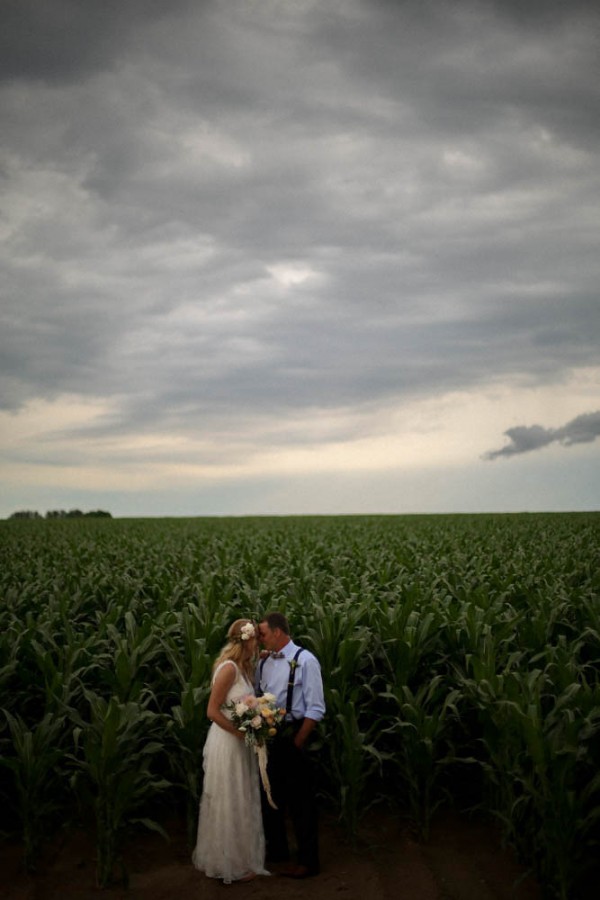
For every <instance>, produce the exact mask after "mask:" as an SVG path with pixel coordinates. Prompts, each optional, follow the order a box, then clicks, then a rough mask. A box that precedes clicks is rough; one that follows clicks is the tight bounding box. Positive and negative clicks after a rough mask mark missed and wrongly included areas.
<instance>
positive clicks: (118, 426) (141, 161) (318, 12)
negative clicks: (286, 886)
mask: <svg viewBox="0 0 600 900" xmlns="http://www.w3.org/2000/svg"><path fill="white" fill-rule="evenodd" d="M0 16H1V17H2V19H3V22H0V35H2V37H1V39H0V40H1V41H2V42H3V45H2V46H0V51H1V52H0V60H1V62H0V104H1V106H0V109H1V121H0V126H1V127H2V133H3V150H2V155H1V159H0V165H1V170H0V171H1V178H2V208H3V210H4V217H3V224H2V244H1V245H0V267H1V271H2V284H3V289H2V290H3V298H2V311H1V313H0V315H1V321H0V324H1V329H0V378H1V383H2V390H1V394H0V410H2V411H3V413H4V416H5V417H7V418H6V421H7V422H10V421H15V422H16V421H17V420H18V421H24V420H26V419H27V417H29V418H30V420H31V421H33V420H32V419H31V415H32V413H31V410H32V409H37V408H38V405H39V404H46V405H47V406H48V408H50V407H52V408H53V409H55V410H59V407H61V404H62V405H64V404H67V407H68V408H70V405H71V404H75V405H76V406H77V409H78V410H82V409H87V410H88V412H87V414H85V413H81V414H79V413H78V414H77V416H75V417H73V416H71V415H70V414H67V413H66V412H65V413H64V415H63V413H61V412H57V418H58V420H60V422H61V424H60V425H57V427H56V428H55V429H50V430H49V429H47V428H46V427H44V429H43V430H42V431H41V432H39V433H38V438H37V440H31V441H29V442H27V443H20V442H19V443H15V441H12V442H11V441H8V442H6V443H5V450H4V459H5V460H6V461H7V462H10V463H11V464H16V462H17V461H18V460H19V459H23V458H24V456H26V457H27V459H29V460H30V461H31V465H40V464H41V463H42V461H43V460H46V461H50V462H51V463H52V465H54V466H61V465H64V466H72V465H73V464H74V459H77V458H79V459H81V458H84V457H89V456H96V457H97V458H98V459H100V458H103V459H107V460H109V459H110V460H111V462H112V464H113V465H115V464H118V462H119V460H120V461H123V460H126V459H128V458H131V455H132V454H133V455H134V456H135V458H136V459H137V462H138V465H142V464H144V463H145V461H146V460H147V459H148V456H147V454H148V453H149V452H150V450H149V449H148V448H149V447H151V446H154V447H156V446H157V444H160V445H161V446H162V447H163V451H164V453H165V455H168V453H169V452H171V453H174V454H175V455H177V452H176V450H175V446H177V447H180V448H181V447H182V446H183V445H185V446H186V447H187V450H186V451H185V453H184V452H183V451H181V452H182V458H181V461H182V462H183V458H184V457H185V458H186V459H187V455H188V454H189V455H194V456H195V457H196V461H197V462H198V463H199V464H202V465H206V466H217V465H219V464H221V463H222V462H223V460H224V459H226V460H229V461H230V462H231V463H234V462H236V463H238V464H241V463H243V462H244V461H247V460H248V458H249V457H255V456H257V455H260V454H261V453H263V452H266V453H272V452H279V453H285V452H287V451H289V450H292V449H293V450H294V451H296V450H297V451H301V450H302V448H303V447H312V448H314V449H315V451H317V450H318V449H319V448H322V447H324V446H325V445H326V444H332V443H335V444H339V445H346V446H349V447H350V446H352V445H354V443H355V442H356V441H357V440H358V439H361V438H364V437H366V436H368V435H371V436H374V437H376V436H378V435H382V434H385V433H386V429H388V427H389V422H390V421H391V419H393V418H394V417H399V418H400V419H401V417H402V411H403V410H408V409H409V408H410V409H414V408H415V405H418V404H426V403H428V402H429V401H430V400H431V398H435V397H437V396H441V395H444V396H446V395H451V394H452V393H453V392H457V393H460V394H468V395H471V396H473V397H477V396H480V395H482V393H488V394H489V393H490V392H491V393H493V392H494V391H496V390H505V389H508V388H510V389H511V390H514V391H515V397H517V395H518V394H519V391H523V390H525V391H531V390H539V391H541V392H544V391H547V390H550V389H557V390H562V389H563V388H564V387H565V385H568V384H572V383H579V380H580V373H582V372H589V371H590V370H591V369H592V368H593V367H595V366H597V348H598V343H599V340H598V339H599V337H600V321H599V320H600V304H599V303H598V293H597V285H598V281H599V275H600V271H599V270H600V262H599V259H600V254H598V252H597V251H598V224H599V221H600V209H599V205H600V204H599V202H598V196H599V192H598V188H599V174H600V169H599V164H598V156H597V146H598V138H599V135H598V129H599V128H600V115H599V113H600V88H599V83H598V79H597V78H596V77H595V73H596V74H597V43H596V36H597V29H598V24H599V20H600V16H599V14H598V11H597V7H596V5H595V4H591V3H589V4H587V3H572V4H549V3H543V2H540V3H531V4H527V5H526V8H525V9H524V8H523V5H522V4H518V3H510V2H500V0H498V2H496V3H494V2H483V0H482V2H464V3H457V4H451V5H445V4H439V3H434V2H419V3H417V2H406V3H391V2H384V0H369V2H367V0H349V2H348V0H345V2H341V0H325V2H322V0H319V2H317V0H293V2H280V0H261V2H253V0H252V2H248V0H244V2H242V0H239V2H236V0H233V2H232V0H227V2H224V0H214V2H211V0H207V2H203V3H195V2H191V0H177V2H172V3H169V4H164V3H161V2H158V0H132V2H128V3H126V4H124V3H121V2H117V0H109V2H107V0H102V2H100V0H90V2H86V3H85V4H82V3H79V2H77V0H47V2H45V3H43V4H41V3H37V2H35V0H19V2H16V0H9V2H6V3H4V4H3V5H2V10H1V12H0ZM596 387H598V385H597V382H596ZM588 393H589V400H587V401H586V402H589V405H588V406H584V407H583V408H582V406H581V402H582V401H581V395H580V394H579V395H578V399H577V400H575V399H573V404H572V407H571V410H570V411H569V412H568V413H567V416H570V417H571V418H572V422H571V423H570V424H571V425H572V424H573V422H578V421H579V420H584V422H585V423H588V420H589V421H596V420H595V419H594V416H597V414H596V413H589V412H588V411H589V410H590V409H595V408H596V407H597V402H598V398H597V394H596V396H594V395H593V392H588ZM515 402H516V403H518V400H515ZM67 407H65V408H67ZM544 415H545V410H540V411H539V412H538V414H537V415H536V419H534V421H536V420H537V421H548V419H547V418H546V419H544ZM511 418H512V421H515V419H516V421H522V420H523V417H522V416H521V415H520V410H519V408H518V406H517V408H516V409H515V410H514V411H513V415H512V417H511ZM505 421H506V419H505V420H504V422H505ZM504 422H501V423H500V427H499V431H502V430H503V426H504ZM588 424H589V423H588ZM568 427H569V426H565V428H568ZM590 427H591V426H590ZM536 429H538V430H536ZM558 432H560V429H558V430H552V429H545V428H541V427H537V426H536V427H535V428H534V429H531V428H529V429H528V428H523V427H520V428H512V429H510V430H508V431H505V433H506V434H507V435H508V437H509V438H510V440H511V444H510V445H509V447H508V448H505V449H504V450H499V451H493V452H492V453H491V454H488V458H490V459H493V458H496V457H498V456H506V455H513V454H515V453H520V452H522V450H523V449H524V448H527V442H529V443H530V444H531V449H533V447H534V446H535V447H537V446H542V445H544V444H548V443H550V442H552V441H554V442H562V443H568V438H567V437H566V436H564V435H563V436H560V435H559V436H552V437H549V435H556V434H558ZM164 436H167V437H168V441H169V442H170V443H169V444H168V446H169V447H170V450H168V449H164V448H165V446H167V445H165V444H164V443H163V440H164ZM540 442H541V443H540ZM489 445H490V444H488V446H489ZM144 447H146V449H144ZM132 448H133V449H132ZM478 455H481V454H480V453H475V454H474V458H477V456H478Z"/></svg>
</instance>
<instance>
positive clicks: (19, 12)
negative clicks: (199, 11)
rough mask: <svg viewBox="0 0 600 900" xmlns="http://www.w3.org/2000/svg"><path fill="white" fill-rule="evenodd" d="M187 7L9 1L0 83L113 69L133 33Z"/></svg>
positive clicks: (2, 13) (2, 15) (2, 16)
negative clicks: (6, 80) (1, 81)
mask: <svg viewBox="0 0 600 900" xmlns="http://www.w3.org/2000/svg"><path fill="white" fill-rule="evenodd" d="M187 5H188V2H182V0H169V3H164V2H163V0H127V2H123V0H3V2H2V8H1V10H0V26H1V27H0V80H1V79H11V80H12V79H20V80H21V79H22V80H24V81H29V80H32V81H41V82H49V83H59V84H66V83H69V82H72V81H75V80H77V79H80V78H82V77H86V76H88V75H90V74H92V73H94V72H97V71H99V70H101V69H102V68H103V67H105V66H107V65H110V64H111V63H112V62H113V61H114V59H115V57H117V56H118V55H119V53H120V52H122V51H123V50H124V48H126V47H127V45H128V43H129V41H130V40H131V38H132V32H135V31H136V30H139V29H140V28H142V29H143V28H145V27H147V25H148V24H149V23H153V22H155V21H157V20H161V19H163V18H168V17H169V16H170V15H172V14H173V12H177V11H181V9H182V8H185V6H187ZM198 6H199V7H201V6H202V0H201V2H200V3H199V4H198Z"/></svg>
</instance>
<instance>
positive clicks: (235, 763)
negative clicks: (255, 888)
mask: <svg viewBox="0 0 600 900" xmlns="http://www.w3.org/2000/svg"><path fill="white" fill-rule="evenodd" d="M227 665H232V666H235V669H236V679H235V681H234V682H233V684H232V686H231V688H230V689H229V692H228V694H227V701H230V700H233V701H237V700H240V699H241V698H242V697H245V696H247V695H248V694H251V693H254V689H253V687H252V685H251V684H250V683H249V682H248V681H247V680H246V679H245V677H244V676H243V674H242V673H241V671H240V670H239V668H238V667H237V666H236V665H235V663H234V662H233V661H232V660H227V661H226V662H223V663H221V664H220V665H219V666H218V667H217V669H216V670H215V673H214V674H215V675H216V674H217V672H218V671H219V670H220V669H221V667H222V666H227ZM213 679H214V676H213ZM224 713H225V715H228V712H227V711H226V710H224ZM203 768H204V784H203V788H202V798H201V800H200V816H199V819H198V836H197V839H196V847H195V849H194V852H193V854H192V862H193V863H194V865H195V867H196V868H197V869H200V871H202V872H204V873H205V874H206V875H208V876H209V877H210V878H221V879H222V880H223V881H224V882H225V883H226V884H229V883H230V882H232V881H237V880H238V879H240V878H242V877H243V876H244V875H247V874H248V873H249V872H255V873H256V874H257V875H268V874H269V873H268V872H267V870H266V869H265V867H264V865H265V838H264V832H263V824H262V814H261V805H260V787H259V772H258V760H257V756H256V753H255V752H254V750H253V749H252V747H247V746H246V744H244V743H243V741H240V740H239V739H238V738H236V737H234V735H233V734H230V733H229V732H228V731H225V730H224V729H223V728H221V727H220V726H219V725H217V724H216V723H215V722H213V723H212V725H211V726H210V728H209V730H208V736H207V738H206V743H205V744H204V754H203Z"/></svg>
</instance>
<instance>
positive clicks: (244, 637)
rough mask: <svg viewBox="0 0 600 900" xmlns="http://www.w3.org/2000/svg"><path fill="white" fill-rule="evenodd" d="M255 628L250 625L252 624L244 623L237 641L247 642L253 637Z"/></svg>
mask: <svg viewBox="0 0 600 900" xmlns="http://www.w3.org/2000/svg"><path fill="white" fill-rule="evenodd" d="M255 635H256V628H255V627H254V625H253V624H252V622H246V624H245V625H242V627H241V628H240V634H239V637H238V641H249V640H250V638H253V637H255Z"/></svg>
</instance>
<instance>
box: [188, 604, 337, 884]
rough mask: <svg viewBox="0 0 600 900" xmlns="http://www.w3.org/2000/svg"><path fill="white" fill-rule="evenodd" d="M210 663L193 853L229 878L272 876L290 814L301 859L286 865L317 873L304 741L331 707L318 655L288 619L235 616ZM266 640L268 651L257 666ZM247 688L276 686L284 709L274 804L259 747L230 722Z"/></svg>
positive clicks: (214, 874)
mask: <svg viewBox="0 0 600 900" xmlns="http://www.w3.org/2000/svg"><path fill="white" fill-rule="evenodd" d="M227 638H228V640H227V643H226V644H225V646H224V647H223V649H222V650H221V653H220V655H219V657H218V658H217V660H216V662H215V664H214V667H213V680H212V688H211V693H210V697H209V701H208V709H207V714H208V717H209V719H210V720H211V722H212V724H211V726H210V728H209V731H208V736H207V738H206V743H205V745H204V753H203V768H204V783H203V790H202V798H201V800H200V815H199V820H198V836H197V841H196V847H195V849H194V852H193V855H192V860H193V862H194V865H195V866H196V868H197V869H200V870H201V871H203V872H204V873H205V874H206V875H208V876H209V877H211V878H220V879H221V880H222V881H224V882H225V883H230V882H233V881H249V880H250V879H252V878H255V877H256V875H268V874H269V872H268V870H267V869H266V868H265V864H269V863H273V864H277V863H282V864H285V863H288V861H289V859H290V853H289V847H288V840H287V834H286V826H285V813H286V810H287V811H288V812H289V815H290V819H291V822H292V826H293V830H294V835H295V839H296V844H297V864H296V865H289V864H288V865H285V867H284V868H282V869H281V870H280V872H279V874H281V875H287V876H289V877H291V878H307V877H309V876H311V875H316V874H318V872H319V849H318V834H317V808H316V797H315V788H314V783H313V773H312V767H311V764H310V760H309V759H308V756H307V754H306V749H305V748H306V742H307V740H308V739H309V737H310V735H311V733H312V731H313V730H314V728H315V726H316V724H317V722H319V721H320V720H321V719H322V718H323V716H324V714H325V703H324V699H323V682H322V679H321V669H320V666H319V662H318V660H317V658H316V657H315V656H314V655H313V654H312V653H311V652H310V651H309V650H306V649H304V648H301V647H299V646H298V645H297V644H295V643H294V642H293V640H292V639H291V636H290V627H289V624H288V621H287V619H286V617H285V616H284V615H283V614H282V613H279V612H272V613H269V614H268V615H266V616H265V617H264V618H263V619H262V621H261V622H260V623H259V624H255V623H254V622H252V621H251V620H250V619H238V620H237V621H235V622H234V623H233V624H232V625H231V626H230V628H229V631H228V633H227ZM259 642H260V644H261V645H262V647H263V650H264V651H265V653H263V654H262V657H263V658H262V659H260V661H259V663H258V665H256V660H257V657H258V650H259ZM250 692H256V693H257V694H258V695H260V694H265V693H270V694H273V695H274V696H275V698H276V702H277V706H279V707H281V708H282V709H285V710H286V715H285V720H284V723H282V725H281V726H280V729H279V730H278V734H277V736H276V737H275V738H274V739H273V741H272V742H271V743H270V744H269V751H268V752H269V759H268V778H269V782H270V786H271V795H272V799H273V802H274V804H275V807H276V808H273V807H272V806H271V805H270V804H269V802H268V800H267V797H266V795H265V792H264V790H263V789H262V788H261V785H260V779H259V771H258V761H257V755H256V753H255V752H254V750H253V748H252V747H249V746H248V745H247V744H246V742H245V739H244V734H243V733H242V732H240V731H239V730H238V729H237V728H236V726H235V725H234V723H233V722H232V721H231V718H230V713H229V712H228V704H230V703H236V702H238V701H241V700H242V698H243V697H245V696H247V695H248V693H250Z"/></svg>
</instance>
